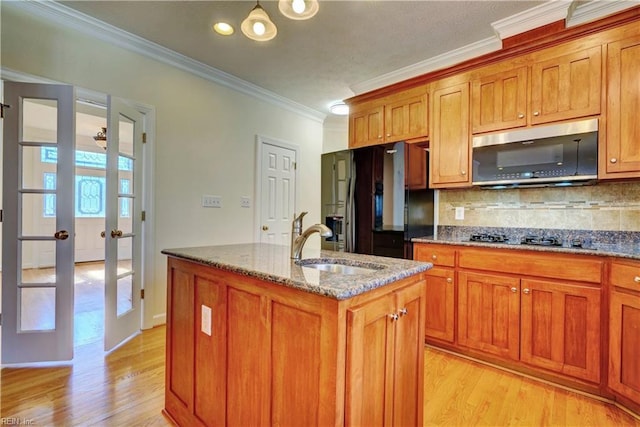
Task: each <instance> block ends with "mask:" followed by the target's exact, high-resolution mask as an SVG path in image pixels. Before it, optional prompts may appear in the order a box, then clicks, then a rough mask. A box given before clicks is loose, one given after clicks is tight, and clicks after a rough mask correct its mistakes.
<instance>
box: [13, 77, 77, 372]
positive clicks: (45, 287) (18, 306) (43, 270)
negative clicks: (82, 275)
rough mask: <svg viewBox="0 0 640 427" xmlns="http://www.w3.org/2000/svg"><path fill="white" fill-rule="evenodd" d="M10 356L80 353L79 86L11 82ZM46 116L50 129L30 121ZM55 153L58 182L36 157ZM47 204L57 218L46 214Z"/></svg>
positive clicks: (54, 357)
mask: <svg viewBox="0 0 640 427" xmlns="http://www.w3.org/2000/svg"><path fill="white" fill-rule="evenodd" d="M4 103H5V104H8V105H10V108H7V109H5V118H4V123H3V127H4V131H3V145H4V148H3V167H2V169H3V209H4V212H3V239H2V257H3V259H2V267H3V269H2V354H1V356H2V357H1V361H2V363H24V362H39V361H58V360H70V359H71V358H73V280H74V278H73V273H74V263H73V258H74V235H75V231H74V203H73V200H74V194H73V193H74V187H75V182H74V179H75V178H74V173H75V172H74V171H75V164H74V152H75V108H74V104H75V91H74V88H73V87H72V86H61V85H38V84H27V83H5V85H4ZM34 120H45V121H47V123H46V129H47V130H46V131H43V130H42V128H40V127H38V128H35V127H33V126H31V125H30V124H31V123H33V122H34ZM46 150H48V151H49V152H55V169H56V173H55V175H52V176H55V178H53V179H54V182H53V183H52V184H51V183H49V184H47V183H46V182H45V180H37V179H33V178H32V177H31V175H30V174H29V172H28V171H29V170H30V167H31V164H32V163H33V162H34V161H38V159H39V157H40V155H41V153H42V152H44V151H46ZM47 206H49V207H51V208H52V209H54V210H55V221H48V222H46V225H43V224H44V223H43V222H42V221H38V220H37V219H38V216H39V215H42V214H43V212H45V209H47Z"/></svg>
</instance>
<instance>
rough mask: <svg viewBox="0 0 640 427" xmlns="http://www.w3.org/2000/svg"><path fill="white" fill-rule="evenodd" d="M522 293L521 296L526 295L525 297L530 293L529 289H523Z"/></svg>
mask: <svg viewBox="0 0 640 427" xmlns="http://www.w3.org/2000/svg"><path fill="white" fill-rule="evenodd" d="M522 293H523V294H527V295H529V294H530V293H531V291H530V290H529V288H524V289H523V290H522Z"/></svg>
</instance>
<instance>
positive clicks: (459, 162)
mask: <svg viewBox="0 0 640 427" xmlns="http://www.w3.org/2000/svg"><path fill="white" fill-rule="evenodd" d="M442 83H445V82H442ZM440 86H442V84H441V85H440ZM432 97H433V123H432V128H431V131H432V134H431V141H430V143H429V146H430V147H431V148H430V150H431V155H430V156H429V162H430V163H429V164H430V167H429V175H430V180H429V182H430V183H431V184H430V186H431V187H432V188H444V187H466V186H469V185H470V184H471V173H470V171H469V165H470V159H471V148H470V144H469V142H470V141H469V136H470V134H469V83H468V82H463V83H458V84H453V85H452V86H448V85H446V86H444V87H438V88H436V89H435V90H434V91H433V94H432Z"/></svg>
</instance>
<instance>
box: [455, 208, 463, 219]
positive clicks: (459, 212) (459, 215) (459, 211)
mask: <svg viewBox="0 0 640 427" xmlns="http://www.w3.org/2000/svg"><path fill="white" fill-rule="evenodd" d="M456 219H457V220H463V219H464V206H458V207H456Z"/></svg>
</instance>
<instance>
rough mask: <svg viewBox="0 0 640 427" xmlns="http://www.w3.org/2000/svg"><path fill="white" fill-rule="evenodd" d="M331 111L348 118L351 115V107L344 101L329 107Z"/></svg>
mask: <svg viewBox="0 0 640 427" xmlns="http://www.w3.org/2000/svg"><path fill="white" fill-rule="evenodd" d="M329 111H331V112H332V113H333V114H336V115H338V116H346V115H347V114H349V106H348V105H347V104H345V103H344V102H342V101H339V102H336V103H334V104H331V105H330V106H329Z"/></svg>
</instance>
